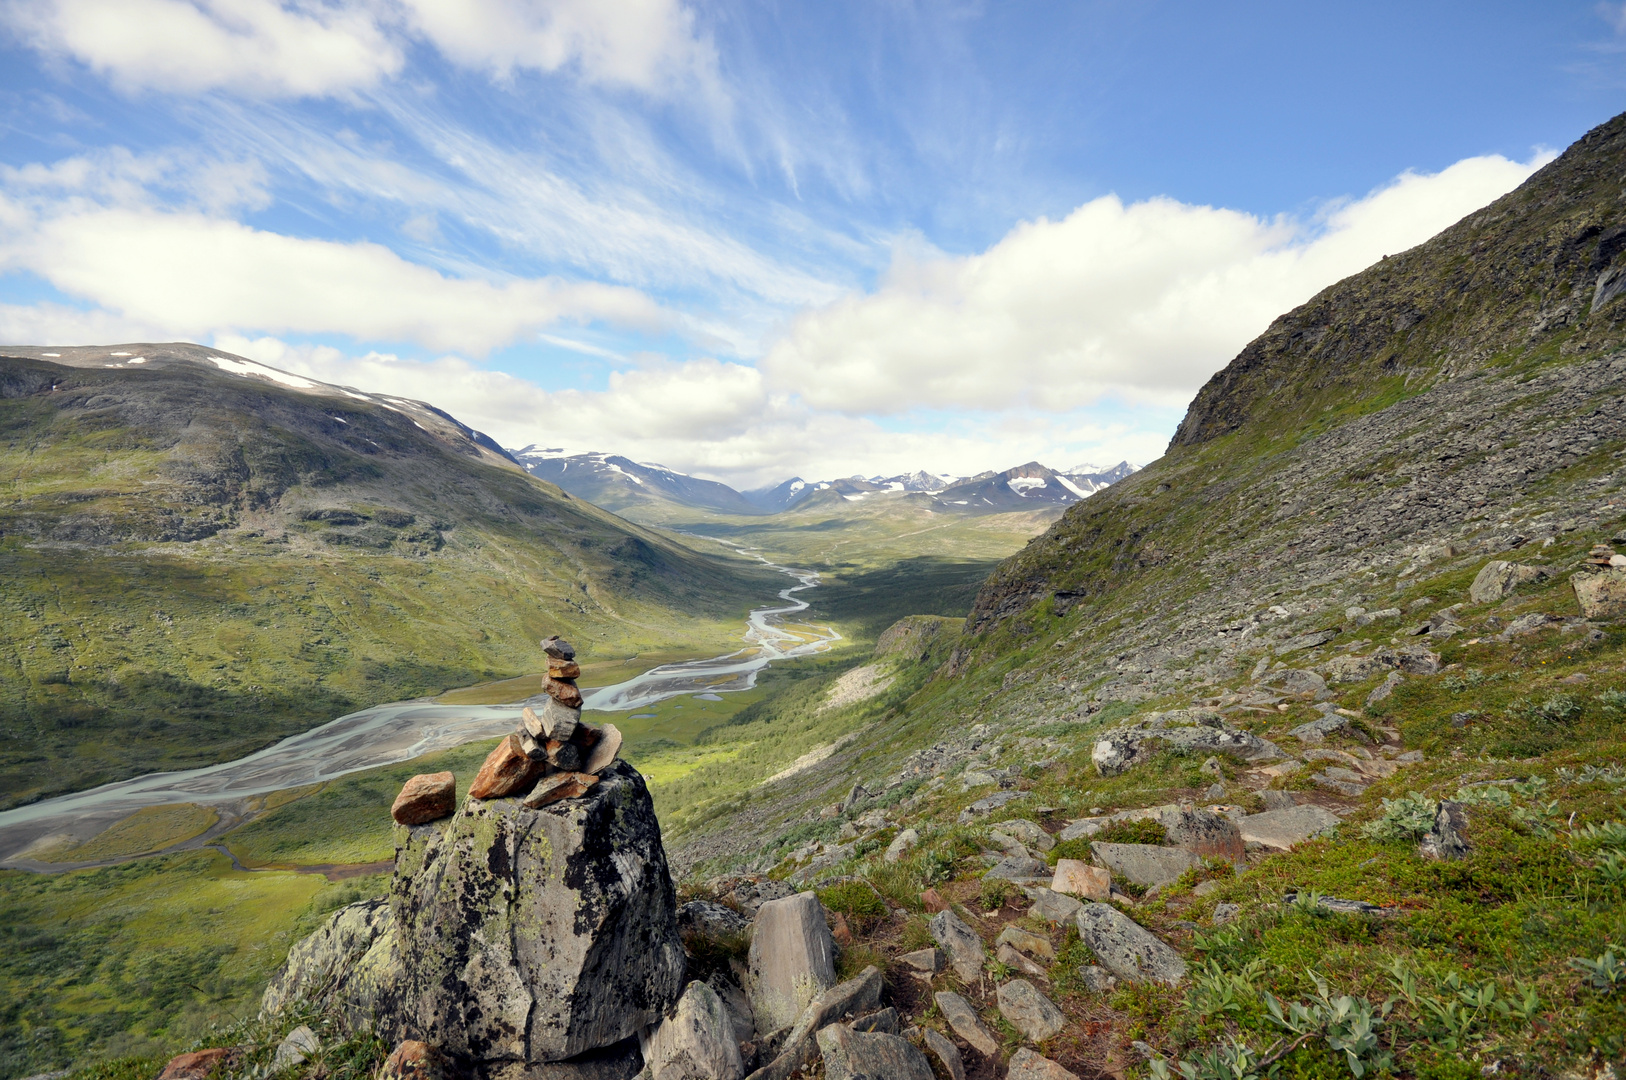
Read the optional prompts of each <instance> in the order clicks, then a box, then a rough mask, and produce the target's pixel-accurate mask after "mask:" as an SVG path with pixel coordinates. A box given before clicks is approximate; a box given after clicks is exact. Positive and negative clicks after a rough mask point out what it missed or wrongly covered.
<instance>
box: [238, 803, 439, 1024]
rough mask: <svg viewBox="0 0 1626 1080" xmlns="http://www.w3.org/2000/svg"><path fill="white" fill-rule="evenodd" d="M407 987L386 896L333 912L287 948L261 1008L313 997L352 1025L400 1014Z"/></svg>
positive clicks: (278, 1008) (275, 1009)
mask: <svg viewBox="0 0 1626 1080" xmlns="http://www.w3.org/2000/svg"><path fill="white" fill-rule="evenodd" d="M399 831H401V832H409V830H405V829H403V830H399ZM422 831H428V829H424V830H422ZM404 989H405V971H404V970H403V968H402V966H401V957H400V954H399V952H398V951H397V949H396V940H395V912H394V911H393V910H392V909H391V908H390V905H389V902H388V901H387V900H383V899H377V900H363V901H362V902H361V903H359V904H351V905H350V906H349V907H343V908H340V909H339V910H338V911H335V912H334V913H333V914H332V915H331V916H329V917H328V920H327V922H325V923H323V924H322V925H321V927H320V928H318V929H317V931H316V932H315V933H313V934H311V935H310V936H309V937H307V938H305V939H304V940H302V941H299V942H297V943H295V945H294V947H293V948H292V949H290V950H288V958H287V960H285V961H284V962H283V964H282V967H280V968H278V969H277V971H276V973H275V974H273V975H272V976H271V981H270V983H269V984H267V986H266V988H265V994H264V996H263V997H262V998H261V999H260V1007H261V1008H262V1009H263V1010H264V1011H265V1012H266V1013H268V1014H274V1013H279V1012H281V1011H282V1010H283V1009H285V1008H287V1007H289V1006H290V1005H294V1004H296V1003H298V1002H300V1001H302V1000H306V999H314V1001H315V1003H318V1004H324V1005H327V1006H328V1007H330V1008H332V1009H334V1010H335V1011H337V1012H339V1013H340V1014H341V1015H343V1016H344V1017H345V1018H346V1019H347V1020H348V1021H349V1022H350V1023H352V1024H361V1023H363V1022H365V1021H366V1020H367V1019H369V1018H370V1017H372V1016H374V1015H382V1016H389V1015H394V1014H395V1013H397V1012H398V1010H399V1008H400V1005H401V1001H402V995H403V991H404Z"/></svg>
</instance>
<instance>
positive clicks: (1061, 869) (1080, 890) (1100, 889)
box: [1050, 859, 1112, 922]
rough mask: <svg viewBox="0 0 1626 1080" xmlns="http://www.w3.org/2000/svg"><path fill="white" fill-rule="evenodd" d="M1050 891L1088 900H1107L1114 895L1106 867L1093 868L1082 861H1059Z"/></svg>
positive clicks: (1057, 861)
mask: <svg viewBox="0 0 1626 1080" xmlns="http://www.w3.org/2000/svg"><path fill="white" fill-rule="evenodd" d="M1050 889H1051V891H1053V892H1058V893H1066V894H1067V895H1069V896H1082V897H1084V898H1085V899H1086V900H1105V899H1106V898H1107V897H1108V896H1110V895H1111V893H1112V874H1111V873H1110V872H1109V871H1108V870H1107V869H1106V868H1105V867H1101V866H1091V865H1090V864H1089V863H1087V862H1084V861H1083V860H1082V859H1057V860H1056V876H1055V877H1054V878H1053V879H1052V880H1051V883H1050ZM1051 921H1052V922H1059V921H1060V920H1057V919H1052V920H1051Z"/></svg>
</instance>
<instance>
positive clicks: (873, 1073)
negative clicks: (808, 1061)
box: [818, 1024, 936, 1080]
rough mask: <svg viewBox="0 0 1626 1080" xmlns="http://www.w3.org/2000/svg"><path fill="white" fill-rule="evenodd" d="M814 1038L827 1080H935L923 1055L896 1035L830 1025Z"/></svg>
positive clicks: (843, 1025)
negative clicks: (816, 1041)
mask: <svg viewBox="0 0 1626 1080" xmlns="http://www.w3.org/2000/svg"><path fill="white" fill-rule="evenodd" d="M818 1040H819V1053H820V1054H821V1055H822V1056H823V1058H824V1075H825V1076H826V1077H828V1078H829V1080H892V1078H894V1077H895V1078H897V1080H936V1078H935V1077H934V1076H933V1075H932V1067H931V1065H930V1064H928V1063H927V1061H926V1056H925V1055H924V1054H922V1053H921V1052H920V1051H919V1050H916V1049H915V1047H914V1046H913V1044H911V1043H909V1042H907V1041H905V1040H903V1039H900V1038H898V1037H897V1036H896V1035H886V1034H882V1033H880V1032H870V1033H866V1032H858V1031H853V1030H852V1029H851V1028H849V1027H848V1026H847V1025H845V1024H831V1025H830V1026H829V1027H827V1028H825V1029H824V1030H822V1031H820V1032H819V1034H818Z"/></svg>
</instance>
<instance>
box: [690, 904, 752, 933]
mask: <svg viewBox="0 0 1626 1080" xmlns="http://www.w3.org/2000/svg"><path fill="white" fill-rule="evenodd" d="M677 917H678V927H679V928H680V929H681V930H682V931H683V932H684V933H692V934H701V935H703V936H705V937H709V938H713V939H717V938H731V937H740V936H741V935H743V934H745V933H747V932H749V931H750V929H751V920H749V919H747V918H746V917H745V916H744V915H741V914H740V913H739V912H737V911H735V910H734V909H733V908H731V907H725V906H723V905H722V904H718V903H713V902H712V901H710V900H690V901H689V902H688V903H687V904H684V905H683V906H682V907H680V908H678V913H677Z"/></svg>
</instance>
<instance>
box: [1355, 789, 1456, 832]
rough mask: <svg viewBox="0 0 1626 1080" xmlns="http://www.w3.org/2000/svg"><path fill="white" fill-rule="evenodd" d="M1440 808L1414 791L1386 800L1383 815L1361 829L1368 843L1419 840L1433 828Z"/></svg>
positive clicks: (1431, 800)
mask: <svg viewBox="0 0 1626 1080" xmlns="http://www.w3.org/2000/svg"><path fill="white" fill-rule="evenodd" d="M1436 809H1438V804H1437V803H1435V802H1434V800H1433V799H1429V798H1425V797H1424V796H1422V795H1419V794H1417V792H1415V791H1413V792H1410V793H1409V794H1406V795H1403V796H1401V797H1400V798H1398V799H1384V800H1383V812H1382V813H1381V814H1379V815H1378V817H1377V819H1376V820H1374V821H1369V822H1367V823H1366V824H1365V825H1363V826H1361V835H1362V836H1364V837H1366V838H1367V839H1368V840H1417V839H1420V838H1421V837H1422V835H1423V834H1424V833H1426V832H1428V831H1429V830H1430V829H1432V828H1433V827H1434V812H1435V810H1436Z"/></svg>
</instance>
